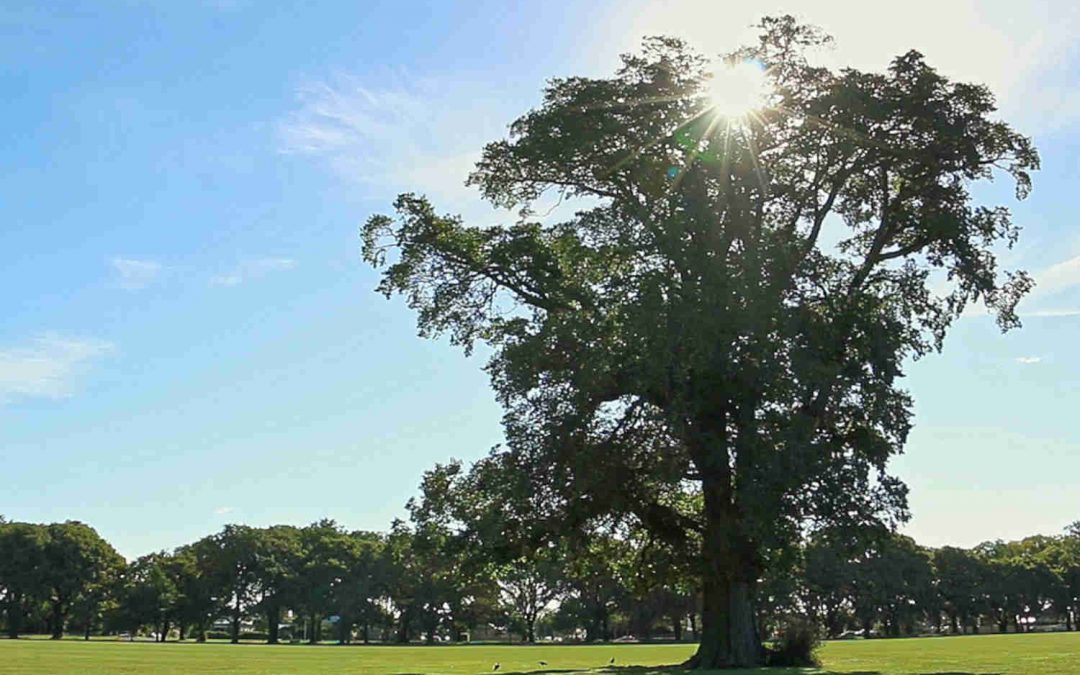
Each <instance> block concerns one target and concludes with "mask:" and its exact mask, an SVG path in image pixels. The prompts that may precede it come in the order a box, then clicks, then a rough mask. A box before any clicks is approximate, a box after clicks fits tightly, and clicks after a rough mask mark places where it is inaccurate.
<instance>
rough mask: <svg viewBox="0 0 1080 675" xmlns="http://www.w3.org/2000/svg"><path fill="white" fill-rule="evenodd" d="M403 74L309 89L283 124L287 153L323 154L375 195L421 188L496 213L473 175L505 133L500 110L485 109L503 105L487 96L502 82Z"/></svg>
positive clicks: (457, 205) (281, 144)
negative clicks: (385, 81)
mask: <svg viewBox="0 0 1080 675" xmlns="http://www.w3.org/2000/svg"><path fill="white" fill-rule="evenodd" d="M397 79H398V80H399V82H398V83H397V84H394V85H392V86H375V85H372V84H370V83H369V82H367V81H365V80H361V79H359V78H357V77H353V76H348V75H339V76H337V77H334V78H330V79H327V80H324V81H317V82H313V83H309V84H307V85H306V86H304V87H301V88H300V89H299V90H298V91H297V103H298V105H297V107H296V108H295V109H294V110H293V111H292V112H291V113H290V114H289V115H288V117H287V118H286V119H285V120H283V121H282V122H281V123H280V124H279V125H278V150H279V152H281V153H282V154H285V155H297V156H304V157H308V158H311V159H314V160H317V161H319V162H320V163H322V164H324V165H326V166H327V167H329V168H330V170H331V171H333V172H334V173H335V174H336V175H338V176H339V177H341V178H343V179H345V180H347V181H348V182H350V183H351V184H353V185H358V186H360V187H362V188H364V189H365V190H366V191H367V192H368V193H369V196H373V197H377V198H380V199H381V198H387V197H388V196H389V195H392V194H396V193H398V192H401V191H417V192H422V193H424V194H426V195H428V196H429V197H431V198H433V199H434V200H435V201H437V202H438V203H450V204H453V205H454V209H455V211H459V212H460V211H466V212H473V213H476V212H480V211H484V212H489V211H490V209H489V208H488V207H487V206H486V205H483V204H482V202H481V200H480V198H479V195H478V193H477V192H476V190H474V189H472V188H469V187H466V186H465V180H466V178H467V177H468V175H469V173H470V171H472V169H473V167H474V166H475V164H476V162H477V160H478V159H479V158H480V149H481V148H482V147H483V144H484V142H486V141H490V140H492V139H493V138H496V137H499V136H501V135H503V133H504V124H505V121H506V120H503V119H497V118H496V117H495V116H494V115H497V113H490V115H492V116H488V115H489V114H488V113H478V112H477V111H478V110H485V109H486V110H491V109H494V108H496V107H497V105H496V104H495V103H494V102H491V101H489V102H485V101H484V99H485V95H488V96H491V95H493V93H492V92H494V88H493V87H484V86H473V85H470V84H469V83H467V82H456V83H453V84H450V83H447V82H443V83H441V86H431V85H429V84H427V83H426V82H425V81H424V80H423V79H419V78H407V77H399V78H397ZM488 103H490V105H489V104H488Z"/></svg>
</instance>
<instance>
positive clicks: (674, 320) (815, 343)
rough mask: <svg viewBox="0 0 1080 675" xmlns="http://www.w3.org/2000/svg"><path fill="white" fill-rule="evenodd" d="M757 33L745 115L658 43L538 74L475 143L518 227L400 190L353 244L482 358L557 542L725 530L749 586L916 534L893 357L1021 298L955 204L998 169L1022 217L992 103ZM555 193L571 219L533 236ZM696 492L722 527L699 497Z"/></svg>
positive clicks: (785, 23)
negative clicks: (621, 527) (874, 542)
mask: <svg viewBox="0 0 1080 675" xmlns="http://www.w3.org/2000/svg"><path fill="white" fill-rule="evenodd" d="M761 30H762V33H761V37H760V40H759V42H758V43H757V44H755V45H750V46H747V47H744V48H743V49H740V50H737V51H735V52H733V57H734V58H738V59H752V60H754V61H755V62H757V63H760V64H761V65H762V66H763V67H764V68H765V69H766V70H765V72H766V74H767V77H768V78H769V79H770V80H771V82H772V85H773V91H772V93H771V94H770V95H769V96H768V100H767V103H766V105H765V107H763V108H762V109H761V110H758V111H756V112H755V113H754V114H752V115H748V116H746V117H745V118H742V119H731V118H724V117H720V116H718V115H716V114H715V113H714V112H712V111H711V110H710V108H709V107H708V101H707V98H706V97H703V95H702V87H703V84H704V82H705V81H706V79H707V78H708V75H709V73H708V71H707V63H706V61H705V59H703V58H702V57H701V56H700V55H698V54H696V53H694V52H693V51H692V50H690V49H689V48H688V47H687V46H686V45H684V44H683V43H682V42H680V41H678V40H675V39H670V38H657V39H652V40H649V41H646V43H645V44H644V45H643V48H642V50H641V52H640V53H638V54H633V55H627V56H624V57H623V65H622V67H621V68H620V69H619V70H618V71H617V72H616V73H615V74H614V75H613V76H611V77H608V78H584V77H574V78H565V79H557V80H553V81H552V82H551V83H550V84H549V85H548V87H547V89H546V91H545V96H544V100H543V103H542V104H541V105H540V106H539V107H538V108H537V109H535V110H532V111H530V112H528V113H526V114H525V115H523V116H522V117H521V118H520V119H519V120H518V121H517V122H515V123H514V125H513V126H512V127H511V132H510V135H509V137H508V138H507V139H503V140H499V141H496V142H494V143H491V144H489V145H488V146H487V147H486V148H485V149H484V154H483V157H482V159H481V160H480V162H479V164H478V165H477V168H476V171H475V172H474V173H473V175H472V176H471V178H470V182H471V183H472V184H473V185H475V186H477V187H478V188H479V189H480V190H481V192H482V193H483V194H484V196H485V197H487V198H488V199H489V200H490V201H491V202H492V203H494V204H496V205H498V206H503V207H508V208H517V209H520V210H521V213H522V217H521V219H520V220H519V221H517V222H515V223H512V224H507V225H501V226H494V227H486V228H477V227H470V226H467V225H465V224H464V223H463V222H462V221H461V219H460V218H458V217H454V216H439V215H437V214H436V211H435V209H434V208H433V207H432V206H431V205H430V204H429V203H428V202H427V201H426V200H425V199H423V198H420V197H417V196H415V195H410V194H406V195H402V196H401V197H399V199H398V200H397V202H396V203H395V209H396V215H395V216H393V217H387V216H374V217H372V218H371V219H370V220H369V221H368V223H367V225H366V226H365V228H364V235H363V238H364V256H365V259H366V260H367V261H368V262H370V263H371V264H372V265H374V266H375V267H377V268H379V269H380V270H381V271H382V281H381V284H380V286H379V290H380V291H381V292H383V293H384V294H387V295H394V294H400V295H402V296H404V297H405V299H406V301H407V303H408V304H409V306H410V307H411V308H412V309H414V310H415V311H416V312H417V317H418V326H419V330H420V333H421V335H424V336H433V335H440V334H446V335H449V336H450V338H451V340H452V341H453V342H454V343H456V344H459V345H462V346H463V347H464V348H465V349H466V350H469V349H471V348H472V346H473V345H474V344H475V343H476V342H477V341H481V342H484V343H486V344H488V345H489V346H490V347H492V348H493V356H492V358H491V361H490V362H489V364H488V370H489V372H490V373H491V376H492V382H493V385H494V387H495V389H496V393H497V395H498V397H499V400H500V401H501V402H502V403H503V404H504V405H505V406H506V408H507V416H506V430H507V437H508V442H509V447H508V450H507V452H508V453H509V454H510V455H513V456H515V457H516V458H517V459H515V460H514V461H515V462H516V465H517V466H519V467H520V470H521V471H525V472H529V481H530V482H529V486H530V489H531V490H535V491H537V492H538V493H543V494H545V495H546V496H548V497H549V500H550V501H549V503H551V504H555V505H557V508H559V509H561V510H562V511H563V512H564V513H566V514H567V519H568V522H574V523H579V522H581V521H582V520H589V519H595V518H601V517H604V516H610V515H618V516H625V517H630V518H633V519H636V521H637V522H639V523H640V524H642V525H644V526H645V527H647V528H649V529H650V530H651V531H652V532H654V533H655V534H656V535H657V536H660V537H664V538H665V539H666V540H668V541H670V542H682V543H683V544H684V545H685V543H686V542H690V541H695V540H696V539H695V537H699V536H700V533H701V532H702V531H704V530H705V529H707V525H708V524H709V523H710V522H711V523H713V524H716V520H717V519H718V518H724V519H726V522H725V524H724V525H723V531H724V532H725V533H726V534H725V540H731V541H734V542H736V543H735V544H733V549H734V550H738V551H739V554H738V555H739V556H741V559H740V560H736V561H732V560H728V561H726V562H724V563H723V564H720V563H718V562H717V561H713V562H714V563H716V564H718V565H719V567H720V568H721V569H723V570H730V569H741V570H743V571H740V572H738V574H739V575H740V576H741V578H751V579H752V578H756V576H757V575H756V573H755V572H754V570H755V569H757V568H759V567H760V566H761V565H763V564H764V561H765V560H766V558H768V552H769V551H773V550H777V549H782V548H783V547H785V546H788V545H790V543H791V541H792V540H793V538H795V537H796V536H797V535H798V533H799V532H800V530H801V529H802V527H803V526H804V525H805V524H806V523H808V522H809V523H813V524H815V525H828V524H832V525H841V524H845V523H847V524H861V525H865V524H868V523H874V522H881V523H889V524H893V523H895V522H896V521H898V520H901V519H903V518H904V517H905V516H906V503H905V496H906V490H905V488H904V487H903V485H902V484H901V483H900V482H899V481H897V480H895V479H893V478H891V477H889V476H888V474H887V473H886V466H887V461H888V459H889V458H890V457H891V456H892V455H894V454H896V453H898V452H899V451H900V450H901V449H902V447H903V444H904V442H905V440H906V436H907V432H908V429H909V428H910V425H911V400H910V397H909V396H908V395H907V393H906V392H905V391H903V389H902V388H901V387H900V381H901V378H902V376H903V365H904V363H905V361H906V360H907V359H909V358H919V357H922V356H924V355H927V354H929V353H931V352H932V351H934V350H935V349H940V348H941V345H942V341H943V339H944V336H945V333H946V331H947V329H948V327H949V325H950V324H951V323H952V321H954V320H955V319H956V318H958V317H959V316H960V314H961V312H962V311H963V310H964V308H965V307H967V306H970V305H971V304H972V303H974V302H978V301H981V302H982V303H984V304H985V305H986V306H987V307H988V308H989V309H990V310H992V311H994V312H995V313H996V314H997V317H998V321H999V324H1000V325H1001V327H1002V328H1003V329H1008V328H1012V327H1015V326H1017V325H1018V324H1019V321H1018V319H1017V317H1016V314H1015V307H1016V303H1017V302H1018V300H1019V299H1020V298H1021V297H1022V296H1023V294H1024V293H1025V292H1027V290H1029V289H1030V288H1031V280H1030V278H1029V277H1028V276H1027V275H1026V274H1024V273H1023V272H1021V271H1010V270H1002V269H1000V268H999V265H998V261H997V259H996V257H995V255H996V252H997V251H998V250H999V249H1000V248H1001V247H1007V246H1010V245H1012V243H1014V242H1015V241H1016V238H1017V235H1018V232H1019V229H1018V228H1017V227H1016V226H1015V225H1014V224H1013V223H1012V220H1011V217H1010V214H1009V212H1008V210H1007V209H1006V208H1004V207H1002V206H996V205H985V206H984V205H976V204H973V203H972V198H971V194H970V187H971V185H972V184H973V183H975V182H977V181H982V180H987V179H990V178H992V177H993V176H995V175H1005V176H1008V177H1009V178H1011V179H1012V180H1013V181H1014V182H1015V184H1016V191H1017V196H1018V197H1021V198H1022V197H1024V196H1026V195H1027V194H1028V192H1029V191H1030V187H1031V173H1032V172H1033V171H1034V170H1036V169H1037V168H1038V155H1037V153H1036V152H1035V149H1034V148H1033V146H1032V144H1031V141H1030V139H1028V138H1026V137H1024V136H1022V135H1020V134H1018V133H1016V132H1015V131H1013V130H1012V129H1011V128H1010V127H1009V126H1008V125H1007V124H1006V123H1004V122H1001V121H999V120H997V119H995V118H994V117H993V115H994V112H995V110H994V100H993V96H992V95H991V94H990V92H989V91H988V90H987V89H986V88H985V87H982V86H979V85H971V84H964V83H955V82H952V81H950V80H948V79H947V78H945V77H944V76H942V75H941V74H939V73H938V72H936V71H935V70H934V69H933V68H931V67H930V66H929V65H927V63H926V61H925V59H924V58H923V56H922V55H921V54H919V53H917V52H914V51H912V52H908V53H906V54H903V55H901V56H899V57H897V58H896V59H894V60H893V62H892V63H891V64H890V66H889V68H888V70H887V71H886V72H884V73H865V72H861V71H857V70H854V69H844V70H840V71H838V72H832V71H829V70H827V69H824V68H817V67H813V66H811V65H809V60H808V58H807V57H806V53H807V51H808V50H812V49H815V48H817V47H819V46H821V45H822V44H825V43H826V42H828V38H827V36H825V35H823V34H822V33H821V32H820V31H819V30H818V29H816V28H813V27H809V26H803V25H800V24H798V23H797V22H795V20H794V19H792V18H791V17H777V18H768V19H765V20H763V22H762V24H761ZM548 191H555V192H558V193H559V194H561V195H563V196H566V197H570V198H583V199H582V200H581V201H580V204H581V206H582V208H581V210H580V211H579V212H578V213H576V214H575V215H574V216H573V217H571V218H569V219H567V220H566V221H565V222H559V223H552V222H543V221H540V220H536V219H533V218H531V216H530V214H531V212H532V209H531V206H532V204H533V203H534V202H535V200H537V199H538V198H539V197H540V196H541V195H542V194H544V193H545V192H548ZM826 242H832V243H826ZM933 275H936V276H944V277H947V279H948V280H949V287H948V289H947V290H946V291H945V292H944V294H942V293H941V291H940V290H939V289H938V288H937V287H935V286H932V285H931V282H930V279H931V278H932V276H933ZM935 278H936V277H935ZM703 480H710V481H715V486H714V487H715V488H716V489H717V490H718V492H717V493H716V494H717V499H718V502H717V503H718V504H721V505H722V507H723V508H718V510H717V512H716V513H711V514H706V513H704V511H703V510H702V503H701V501H700V500H698V501H696V502H695V501H694V500H693V499H692V498H693V497H694V496H695V495H697V494H700V487H699V481H703ZM680 495H681V496H685V497H689V498H690V499H681V498H680ZM685 504H695V505H696V506H694V507H693V508H690V509H686V508H685V506H684V505H685ZM706 553H708V552H707V551H706ZM724 573H728V572H724Z"/></svg>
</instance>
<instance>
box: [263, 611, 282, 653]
mask: <svg viewBox="0 0 1080 675" xmlns="http://www.w3.org/2000/svg"><path fill="white" fill-rule="evenodd" d="M280 623H281V608H280V607H278V604H277V602H273V601H272V602H271V603H270V604H269V605H267V606H266V644H270V645H276V644H277V643H278V640H279V638H280V628H279V625H278V624H280Z"/></svg>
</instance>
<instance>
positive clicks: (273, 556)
mask: <svg viewBox="0 0 1080 675" xmlns="http://www.w3.org/2000/svg"><path fill="white" fill-rule="evenodd" d="M253 534H254V547H255V550H254V570H253V573H254V576H255V579H256V582H255V585H256V587H257V590H256V592H255V594H256V597H257V602H256V606H257V608H258V609H260V610H261V611H262V612H263V614H264V615H265V618H266V641H267V643H269V644H277V643H278V642H279V634H280V625H281V616H282V612H283V610H284V608H285V607H286V606H287V604H288V602H289V600H290V593H293V592H294V591H295V589H296V588H297V585H298V583H299V580H298V575H299V574H300V571H301V566H302V565H303V562H302V560H303V550H302V547H301V536H300V532H299V530H298V529H297V528H295V527H293V526H291V525H274V526H271V527H266V528H261V529H259V530H256V531H255V532H254V533H253Z"/></svg>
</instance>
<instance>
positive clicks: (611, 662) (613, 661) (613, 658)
mask: <svg viewBox="0 0 1080 675" xmlns="http://www.w3.org/2000/svg"><path fill="white" fill-rule="evenodd" d="M607 664H608V665H609V666H613V665H615V657H614V656H612V657H611V660H610V661H608V662H607Z"/></svg>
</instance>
